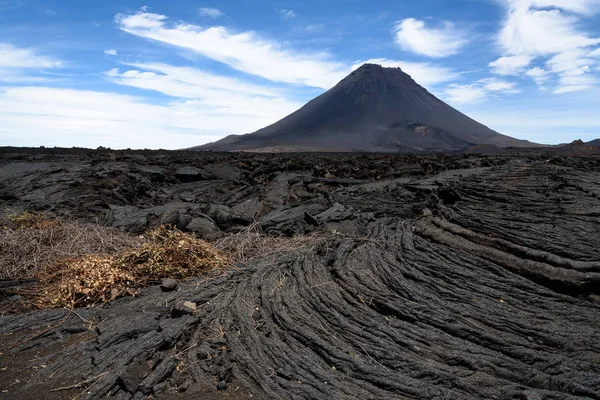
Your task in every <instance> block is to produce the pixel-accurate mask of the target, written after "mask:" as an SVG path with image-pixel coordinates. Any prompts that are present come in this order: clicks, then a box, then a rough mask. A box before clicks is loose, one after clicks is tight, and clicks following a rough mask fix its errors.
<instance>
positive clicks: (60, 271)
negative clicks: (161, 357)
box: [34, 227, 227, 308]
mask: <svg viewBox="0 0 600 400" xmlns="http://www.w3.org/2000/svg"><path fill="white" fill-rule="evenodd" d="M145 240H147V241H146V242H145V243H143V244H142V245H141V246H140V247H138V248H132V249H125V250H122V251H120V252H119V253H117V254H114V255H104V254H91V255H86V256H83V257H80V258H70V259H66V260H63V261H60V262H56V263H54V264H51V265H48V266H47V267H44V268H42V269H41V270H40V271H39V272H38V274H37V276H36V277H37V278H38V280H39V284H38V286H37V287H36V289H35V290H36V294H35V296H34V297H35V303H36V304H37V305H38V306H39V307H43V308H48V307H78V306H85V305H90V304H97V303H102V302H107V301H110V300H114V299H115V298H117V297H119V296H122V295H124V294H134V293H135V292H136V290H137V289H139V288H141V287H143V286H145V285H147V284H148V283H150V282H153V281H157V280H159V279H161V278H164V277H171V278H175V279H185V278H189V277H193V276H197V275H200V274H202V273H204V272H207V271H209V270H212V269H215V268H222V267H224V266H225V265H227V258H226V257H225V256H223V254H222V253H221V252H219V251H218V250H216V249H215V248H213V247H212V246H211V245H210V244H208V243H207V242H205V241H203V240H201V239H197V238H196V237H195V236H194V235H191V234H186V233H183V232H180V231H176V230H168V229H167V228H165V227H159V228H157V229H154V230H152V231H150V232H149V233H148V235H146V237H145Z"/></svg>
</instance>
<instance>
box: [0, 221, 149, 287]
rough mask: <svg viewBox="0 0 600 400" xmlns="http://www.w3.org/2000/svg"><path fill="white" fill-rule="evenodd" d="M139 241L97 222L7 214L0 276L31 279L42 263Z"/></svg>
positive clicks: (131, 245)
mask: <svg viewBox="0 0 600 400" xmlns="http://www.w3.org/2000/svg"><path fill="white" fill-rule="evenodd" d="M142 242H143V240H142V239H140V238H139V237H136V236H132V235H130V234H127V233H124V232H121V231H119V230H118V229H114V228H107V227H103V226H100V225H97V224H89V223H80V222H61V221H59V220H55V219H54V220H53V219H48V218H46V217H44V216H40V215H37V214H31V213H24V214H20V215H18V216H10V217H9V220H8V221H5V222H4V223H3V224H2V226H1V227H0V279H27V278H32V277H33V276H34V275H35V274H36V273H37V272H38V271H39V269H40V268H41V267H42V266H44V265H48V264H52V263H55V262H57V261H58V260H61V259H65V258H77V257H80V256H82V255H84V254H92V253H98V254H114V253H117V252H119V251H121V250H123V249H126V248H135V247H139V246H140V245H141V244H142Z"/></svg>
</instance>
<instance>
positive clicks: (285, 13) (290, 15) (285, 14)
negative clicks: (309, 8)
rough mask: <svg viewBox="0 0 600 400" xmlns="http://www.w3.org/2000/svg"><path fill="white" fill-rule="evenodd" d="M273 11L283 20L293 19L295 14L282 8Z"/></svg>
mask: <svg viewBox="0 0 600 400" xmlns="http://www.w3.org/2000/svg"><path fill="white" fill-rule="evenodd" d="M275 11H277V12H278V13H279V14H281V16H282V17H283V18H294V17H295V16H296V13H295V12H294V10H287V9H285V8H283V9H280V8H277V9H276V10H275Z"/></svg>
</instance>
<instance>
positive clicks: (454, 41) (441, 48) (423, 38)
mask: <svg viewBox="0 0 600 400" xmlns="http://www.w3.org/2000/svg"><path fill="white" fill-rule="evenodd" d="M394 32H395V35H396V38H395V39H396V43H398V44H399V45H400V47H402V49H404V50H406V51H410V52H413V53H416V54H420V55H424V56H427V57H433V58H441V57H448V56H451V55H453V54H456V53H458V52H459V50H460V49H461V48H462V47H463V46H464V45H466V44H467V43H468V40H467V39H466V35H465V33H464V32H462V31H460V30H458V29H456V27H455V25H454V24H453V23H451V22H445V23H444V25H443V26H442V27H441V28H429V27H427V26H426V25H425V22H424V21H421V20H418V19H415V18H406V19H403V20H402V21H399V22H397V23H396V26H395V27H394Z"/></svg>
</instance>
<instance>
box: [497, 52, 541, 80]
mask: <svg viewBox="0 0 600 400" xmlns="http://www.w3.org/2000/svg"><path fill="white" fill-rule="evenodd" d="M531 60H532V57H530V56H526V55H518V56H509V57H500V58H499V59H497V60H496V61H492V62H491V63H489V66H490V67H491V68H492V72H493V73H494V74H498V75H518V74H520V73H521V72H523V71H524V69H525V67H527V66H528V65H529V63H530V62H531Z"/></svg>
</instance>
